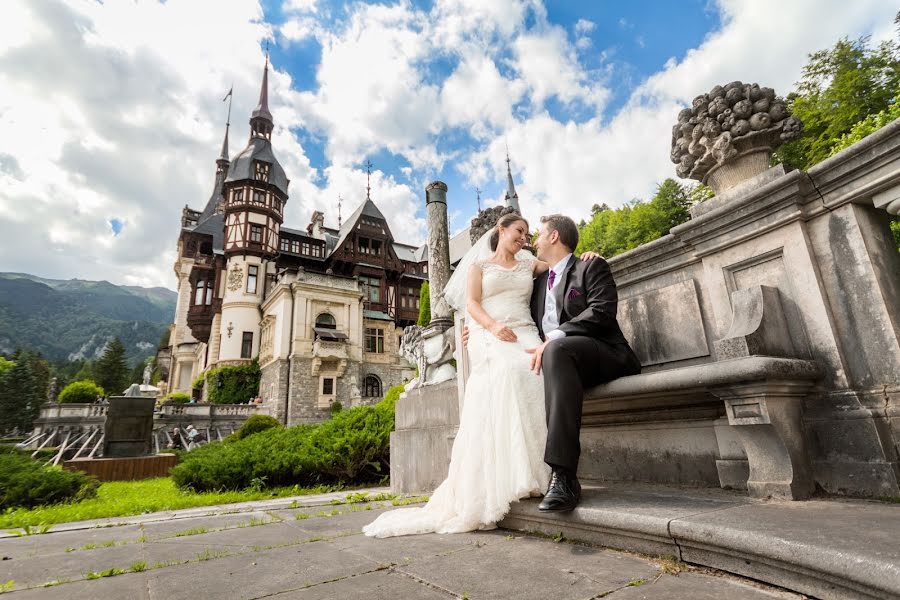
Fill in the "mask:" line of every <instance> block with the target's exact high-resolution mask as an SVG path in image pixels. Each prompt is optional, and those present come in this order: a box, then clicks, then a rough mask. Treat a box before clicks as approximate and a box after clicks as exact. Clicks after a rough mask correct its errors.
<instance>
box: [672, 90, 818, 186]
mask: <svg viewBox="0 0 900 600" xmlns="http://www.w3.org/2000/svg"><path fill="white" fill-rule="evenodd" d="M802 130H803V124H802V123H801V122H800V120H799V119H797V118H796V117H793V116H791V112H790V110H789V109H788V107H787V103H786V102H785V100H784V99H783V98H781V97H778V96H776V95H775V90H773V89H772V88H767V87H760V86H759V84H756V83H752V84H750V83H747V84H745V83H743V82H741V81H733V82H731V83H729V84H727V85H725V86H721V85H717V86H715V87H714V88H713V89H711V90H710V91H709V92H708V93H706V94H702V95H700V96H697V97H696V98H694V101H693V102H692V103H691V108H685V109H684V110H682V111H681V112H680V113H679V114H678V123H676V124H675V126H674V127H673V128H672V151H671V154H670V158H671V159H672V162H673V163H675V164H676V165H678V166H677V167H676V168H675V172H676V173H677V174H678V176H679V177H685V178H689V179H696V180H699V181H702V182H703V183H706V184H709V185H710V186H711V187H712V188H713V190H714V191H715V192H716V193H720V192H722V191H724V190H726V189H728V188H730V187H733V186H734V185H736V184H737V183H739V182H740V181H742V180H744V179H748V178H749V177H752V176H753V175H756V174H758V173H761V172H762V171H765V170H766V169H768V166H769V157H770V156H771V154H772V151H773V150H775V148H777V147H778V146H780V145H781V144H783V143H785V142H789V141H791V140H794V139H797V138H798V137H799V136H800V132H801V131H802ZM729 164H740V168H739V169H738V171H740V172H734V170H731V171H728V170H722V167H724V166H727V165H729Z"/></svg>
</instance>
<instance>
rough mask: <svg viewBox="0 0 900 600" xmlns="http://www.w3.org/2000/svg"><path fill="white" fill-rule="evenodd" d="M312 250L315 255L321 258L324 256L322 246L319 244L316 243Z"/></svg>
mask: <svg viewBox="0 0 900 600" xmlns="http://www.w3.org/2000/svg"><path fill="white" fill-rule="evenodd" d="M312 250H313V256H316V257H319V258H321V257H322V246H319V245H318V244H314V245H313V247H312Z"/></svg>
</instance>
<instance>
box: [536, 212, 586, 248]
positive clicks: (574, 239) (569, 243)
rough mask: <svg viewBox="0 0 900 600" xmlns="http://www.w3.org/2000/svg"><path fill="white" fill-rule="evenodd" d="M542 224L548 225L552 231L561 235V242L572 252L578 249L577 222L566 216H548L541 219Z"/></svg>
mask: <svg viewBox="0 0 900 600" xmlns="http://www.w3.org/2000/svg"><path fill="white" fill-rule="evenodd" d="M541 223H546V224H547V227H548V228H549V229H550V231H555V232H557V233H559V241H560V242H562V244H563V245H564V246H565V247H566V248H568V249H569V250H571V251H573V252H574V251H575V248H577V247H578V226H577V225H575V221H573V220H572V219H570V218H569V217H567V216H565V215H547V216H545V217H541Z"/></svg>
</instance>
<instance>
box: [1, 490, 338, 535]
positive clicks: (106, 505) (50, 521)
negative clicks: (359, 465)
mask: <svg viewBox="0 0 900 600" xmlns="http://www.w3.org/2000/svg"><path fill="white" fill-rule="evenodd" d="M339 489H341V488H340V487H337V486H316V487H312V488H301V487H298V486H293V487H283V488H275V489H269V490H262V491H252V490H239V491H222V492H205V493H202V494H197V493H194V492H189V491H182V490H179V489H178V488H177V487H176V486H175V483H174V482H173V481H172V480H171V479H170V478H168V477H160V478H157V479H145V480H143V481H111V482H108V483H103V484H101V485H100V487H99V488H98V489H97V497H96V498H91V499H88V500H82V501H81V502H75V503H72V504H54V505H51V506H44V507H38V508H33V509H24V508H21V509H13V510H7V511H5V512H3V513H0V530H2V529H12V528H22V529H23V531H31V530H32V529H29V528H35V527H38V528H44V527H46V528H47V529H49V528H50V526H52V525H54V524H56V523H68V522H71V521H86V520H89V519H105V518H109V517H126V516H132V515H140V514H146V513H152V512H158V511H163V510H177V509H180V508H194V507H198V506H211V505H216V504H230V503H233V502H248V501H251V500H267V499H271V498H283V497H286V496H306V495H310V494H324V493H327V492H334V491H337V490H339ZM25 535H29V534H25Z"/></svg>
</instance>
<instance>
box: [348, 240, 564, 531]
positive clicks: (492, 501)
mask: <svg viewBox="0 0 900 600" xmlns="http://www.w3.org/2000/svg"><path fill="white" fill-rule="evenodd" d="M533 263H534V259H533V258H530V256H527V257H525V258H524V259H523V260H518V261H517V262H516V266H515V267H512V268H509V269H507V268H504V267H501V266H499V265H496V264H494V263H490V262H487V261H484V260H479V261H476V262H475V264H477V265H478V266H480V267H481V269H482V282H481V289H482V299H481V305H482V307H483V308H484V310H485V311H486V312H487V313H488V314H489V315H491V317H492V318H494V319H496V320H497V321H499V322H501V323H503V324H504V325H506V326H507V327H509V328H510V329H512V330H513V331H514V332H515V333H516V336H517V337H518V341H516V342H503V341H500V340H499V339H497V338H496V337H494V336H493V335H492V334H491V333H490V332H489V331H487V330H485V329H484V328H483V327H481V325H479V324H478V323H477V322H475V320H474V319H472V318H467V319H466V323H467V324H468V326H469V342H468V351H469V364H470V365H471V372H470V374H469V379H468V381H467V382H466V394H465V400H464V402H463V409H462V414H461V415H460V424H459V431H458V432H457V434H456V439H455V440H454V442H453V450H452V452H451V457H450V470H449V474H448V475H447V479H445V480H444V482H443V483H441V485H440V486H438V488H437V489H436V490H435V491H434V493H433V494H432V495H431V498H430V500H429V501H428V503H427V504H425V506H422V507H415V508H402V509H397V510H393V511H389V512H386V513H383V514H382V515H380V516H379V517H378V518H377V519H376V520H375V521H374V522H372V523H370V524H369V525H366V526H365V527H364V528H363V532H364V533H365V534H366V535H369V536H375V537H391V536H397V535H410V534H418V533H430V532H436V533H459V532H464V531H473V530H476V529H493V528H494V527H496V525H495V523H497V522H498V521H500V520H501V519H502V518H503V517H504V515H506V513H507V512H508V511H509V506H510V504H511V503H512V502H515V501H517V500H519V499H521V498H524V497H528V496H538V495H540V493H541V492H542V491H543V487H544V486H545V485H546V484H547V481H548V479H549V478H550V467H548V466H547V465H546V464H545V463H544V460H543V458H544V444H545V442H546V440H547V424H546V419H545V409H544V379H543V376H538V375H535V374H534V373H532V372H531V370H530V368H529V367H530V362H531V355H530V354H528V353H526V352H525V349H526V348H534V347H536V346H538V345H540V344H541V340H540V338H539V336H538V332H537V328H536V327H535V325H534V321H533V320H532V318H531V310H530V305H529V303H530V299H531V288H532V284H533V275H532V268H533Z"/></svg>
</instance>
